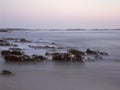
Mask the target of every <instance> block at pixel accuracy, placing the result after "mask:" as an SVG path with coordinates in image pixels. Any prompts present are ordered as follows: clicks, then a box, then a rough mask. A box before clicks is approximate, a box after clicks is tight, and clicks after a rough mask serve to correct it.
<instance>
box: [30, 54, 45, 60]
mask: <svg viewBox="0 0 120 90" xmlns="http://www.w3.org/2000/svg"><path fill="white" fill-rule="evenodd" d="M32 59H33V60H35V61H44V60H46V58H45V57H44V56H38V55H32Z"/></svg>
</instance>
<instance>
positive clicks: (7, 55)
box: [1, 50, 46, 62]
mask: <svg viewBox="0 0 120 90" xmlns="http://www.w3.org/2000/svg"><path fill="white" fill-rule="evenodd" d="M1 55H2V56H4V59H5V60H6V61H10V62H38V61H43V60H45V59H46V58H45V57H43V56H38V55H32V56H29V55H26V54H25V53H24V52H22V51H21V50H3V51H2V52H1Z"/></svg>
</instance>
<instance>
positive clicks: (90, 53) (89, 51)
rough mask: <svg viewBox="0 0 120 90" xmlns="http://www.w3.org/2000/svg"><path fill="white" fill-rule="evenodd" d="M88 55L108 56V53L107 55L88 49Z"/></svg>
mask: <svg viewBox="0 0 120 90" xmlns="http://www.w3.org/2000/svg"><path fill="white" fill-rule="evenodd" d="M86 53H87V54H89V55H108V53H106V52H101V51H93V50H90V49H87V50H86Z"/></svg>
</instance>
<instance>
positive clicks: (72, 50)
mask: <svg viewBox="0 0 120 90" xmlns="http://www.w3.org/2000/svg"><path fill="white" fill-rule="evenodd" d="M68 52H69V53H72V54H74V55H75V56H81V55H85V52H82V51H79V50H77V49H70V50H68Z"/></svg>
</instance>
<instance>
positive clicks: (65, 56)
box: [52, 53, 83, 62]
mask: <svg viewBox="0 0 120 90" xmlns="http://www.w3.org/2000/svg"><path fill="white" fill-rule="evenodd" d="M52 59H53V60H54V61H62V62H83V59H82V57H81V56H75V55H73V54H70V53H53V54H52Z"/></svg>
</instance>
